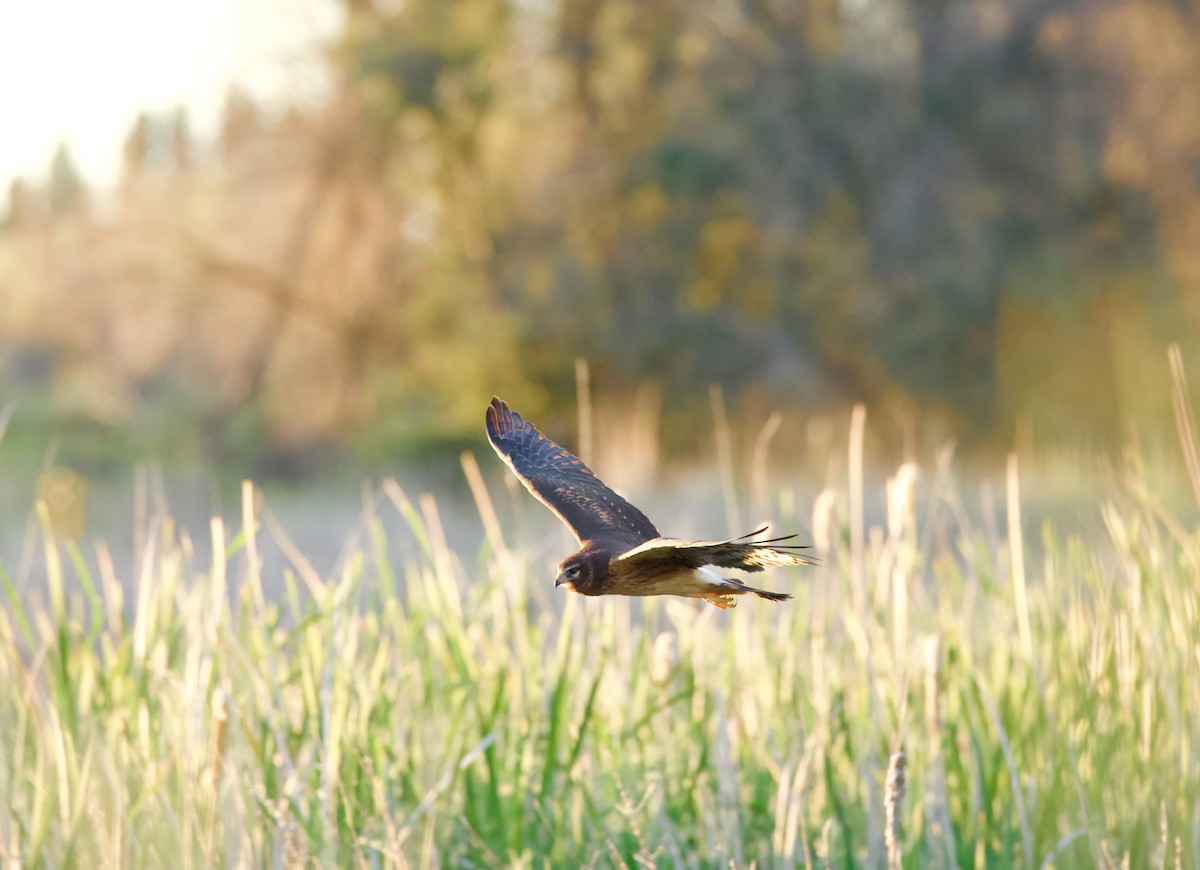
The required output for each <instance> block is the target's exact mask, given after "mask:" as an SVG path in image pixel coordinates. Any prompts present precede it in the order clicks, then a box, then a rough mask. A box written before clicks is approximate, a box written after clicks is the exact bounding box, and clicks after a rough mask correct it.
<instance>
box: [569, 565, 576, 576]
mask: <svg viewBox="0 0 1200 870" xmlns="http://www.w3.org/2000/svg"><path fill="white" fill-rule="evenodd" d="M567 576H568V577H578V576H579V566H578V565H572V566H571V567H570V568H568V569H567Z"/></svg>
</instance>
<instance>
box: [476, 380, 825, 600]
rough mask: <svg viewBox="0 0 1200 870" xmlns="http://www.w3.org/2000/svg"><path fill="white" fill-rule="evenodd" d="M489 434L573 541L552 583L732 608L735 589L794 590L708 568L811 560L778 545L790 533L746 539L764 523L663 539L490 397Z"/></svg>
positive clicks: (575, 460) (780, 596) (772, 596)
mask: <svg viewBox="0 0 1200 870" xmlns="http://www.w3.org/2000/svg"><path fill="white" fill-rule="evenodd" d="M487 435H488V440H489V441H491V442H492V447H494V448H495V449H496V452H497V453H498V454H500V458H501V459H503V460H504V461H505V462H506V463H508V467H509V468H511V469H512V470H513V471H514V472H515V473H516V475H517V477H519V478H520V479H521V482H522V483H524V484H525V487H526V489H528V490H529V491H530V492H531V493H533V494H534V495H535V496H536V497H537V498H538V500H539V501H541V502H542V503H543V504H545V505H546V507H548V508H550V510H552V511H554V512H555V513H556V514H558V517H559V519H561V520H562V521H563V522H564V523H566V524H567V526H568V527H569V528H570V529H571V531H572V532H573V533H574V534H575V537H576V538H577V539H578V540H579V544H580V549H579V552H578V553H575V554H574V555H572V556H568V557H567V558H566V559H564V560H563V561H562V564H560V565H559V566H558V577H557V578H556V579H555V581H554V585H555V586H566V587H567V588H568V589H571V590H574V591H575V592H578V593H580V594H581V595H683V596H686V597H688V598H703V599H704V600H705V601H707V602H709V603H710V604H715V605H716V606H717V607H722V608H724V607H733V606H734V604H735V603H736V602H735V601H734V598H733V597H734V596H735V595H745V594H746V593H747V592H753V593H754V594H755V595H757V596H759V597H760V598H766V599H767V600H769V601H786V600H787V599H789V598H791V597H792V596H790V595H787V594H785V593H783V592H768V591H766V590H764V589H755V588H754V587H752V586H747V585H746V584H745V583H742V582H741V581H740V580H735V579H731V578H727V577H722V576H721V575H720V574H718V573H717V572H716V571H715V570H713V569H714V567H715V568H738V569H740V570H742V571H761V570H763V569H764V568H771V567H775V566H778V565H811V564H813V562H812V561H810V560H809V559H807V558H805V557H804V556H802V555H800V554H798V553H796V552H794V551H795V550H800V549H807V548H805V547H800V546H797V545H795V544H782V543H780V542H781V541H787V540H791V539H793V538H795V537H796V536H795V535H789V536H788V537H786V538H772V539H770V540H761V541H749V540H747V539H748V538H752V537H754V536H755V535H758V534H760V533H761V532H762V531H764V529H759V530H758V531H757V532H751V533H750V534H749V535H745V536H743V537H741V538H735V539H734V540H731V541H682V540H678V539H676V538H664V537H663V536H662V535H661V534H659V531H658V529H656V528H655V527H654V523H652V522H650V520H649V519H647V518H646V515H645V514H643V513H642V512H641V511H640V510H638V509H637V508H636V507H634V506H633V505H631V504H630V503H629V502H627V501H625V499H623V498H621V496H619V495H617V494H616V493H615V492H613V491H612V490H611V489H609V488H608V487H607V486H605V485H604V483H603V482H602V481H601V480H600V478H598V477H596V475H595V474H594V473H593V472H592V470H591V469H590V468H588V467H587V466H586V465H584V464H583V462H582V460H580V459H579V457H577V456H573V455H572V454H571V453H570V452H568V451H567V450H564V449H563V448H562V447H559V446H558V445H557V444H555V443H554V442H553V441H551V440H550V439H549V438H547V437H546V436H545V435H543V434H542V433H541V432H539V431H538V430H537V429H535V428H534V427H533V425H532V424H531V423H528V422H526V421H525V420H523V419H522V418H521V415H520V414H518V413H516V412H515V411H512V410H509V407H508V405H507V404H505V403H504V402H502V401H500V399H498V398H494V397H493V399H492V404H491V405H490V406H489V407H488V409H487ZM710 566H711V567H710Z"/></svg>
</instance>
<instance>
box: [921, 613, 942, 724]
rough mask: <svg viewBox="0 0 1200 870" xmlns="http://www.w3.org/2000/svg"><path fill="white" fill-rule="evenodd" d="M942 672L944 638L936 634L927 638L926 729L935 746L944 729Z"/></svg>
mask: <svg viewBox="0 0 1200 870" xmlns="http://www.w3.org/2000/svg"><path fill="white" fill-rule="evenodd" d="M941 674H942V638H941V636H940V635H936V634H934V635H930V636H929V637H928V638H927V639H926V640H925V730H926V731H927V732H928V733H929V738H930V740H932V741H933V744H934V746H937V741H938V740H939V739H940V735H941V730H942V702H941V692H940V682H941Z"/></svg>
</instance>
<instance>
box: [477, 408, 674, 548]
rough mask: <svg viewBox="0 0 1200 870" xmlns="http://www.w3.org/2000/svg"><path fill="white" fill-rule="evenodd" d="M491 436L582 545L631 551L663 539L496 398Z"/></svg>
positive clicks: (632, 509) (587, 470)
mask: <svg viewBox="0 0 1200 870" xmlns="http://www.w3.org/2000/svg"><path fill="white" fill-rule="evenodd" d="M487 435H488V441H490V442H491V444H492V447H493V448H494V449H495V451H496V453H497V454H499V456H500V458H501V459H503V460H504V461H505V463H506V464H507V465H508V467H509V468H511V469H512V470H513V473H515V474H516V475H517V477H518V478H519V479H520V481H521V482H522V483H523V484H525V488H526V489H528V490H529V491H530V492H531V493H533V494H534V496H536V497H537V499H538V500H539V501H541V502H542V503H543V504H544V505H546V507H548V508H550V510H552V511H554V513H556V514H557V515H558V518H559V519H561V520H562V521H563V522H564V523H566V524H567V526H568V527H569V528H570V529H571V531H572V532H573V533H574V535H575V537H576V538H577V539H578V540H579V543H580V544H583V543H584V542H586V541H588V540H595V539H598V538H599V539H609V540H615V541H620V542H623V545H625V546H632V545H635V544H639V543H641V542H642V541H647V540H650V539H652V538H657V537H658V536H659V533H658V529H656V528H655V527H654V523H652V522H650V520H649V519H647V517H646V515H645V514H643V513H642V512H641V511H640V510H638V509H637V508H636V507H634V506H633V505H631V504H630V503H629V502H627V501H626V500H625V499H623V498H621V496H619V495H617V494H616V493H615V492H613V491H612V490H611V489H609V488H608V487H607V486H605V484H604V482H603V481H602V480H600V478H598V477H596V475H595V473H594V472H593V471H592V470H591V469H590V468H588V467H587V466H586V465H584V464H583V460H581V459H580V458H579V457H578V456H575V455H574V454H572V453H571V452H570V451H568V450H566V449H564V448H562V447H560V446H559V445H557V444H555V443H554V442H553V441H551V440H550V439H549V438H547V437H546V436H545V435H543V434H542V433H541V432H539V431H538V430H537V429H535V428H534V427H533V424H531V423H529V422H528V421H526V420H524V419H522V418H521V415H520V414H518V413H517V412H516V411H513V410H512V409H510V408H509V407H508V405H507V404H506V403H504V402H502V401H501V400H500V399H499V398H496V397H493V398H492V403H491V405H489V406H488V409H487Z"/></svg>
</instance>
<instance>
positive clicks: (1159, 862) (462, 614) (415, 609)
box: [0, 396, 1200, 868]
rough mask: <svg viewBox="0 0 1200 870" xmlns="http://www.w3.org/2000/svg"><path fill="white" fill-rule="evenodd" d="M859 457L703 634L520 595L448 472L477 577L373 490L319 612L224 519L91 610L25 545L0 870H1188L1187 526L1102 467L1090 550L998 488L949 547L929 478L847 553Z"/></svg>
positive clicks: (855, 531)
mask: <svg viewBox="0 0 1200 870" xmlns="http://www.w3.org/2000/svg"><path fill="white" fill-rule="evenodd" d="M718 398H719V397H716V396H714V401H716V400H717V399H718ZM1189 413H1190V412H1189ZM863 427H864V419H863V416H862V415H856V416H855V419H854V424H853V427H852V429H853V431H852V437H851V439H850V443H851V445H852V447H851V450H850V451H849V455H848V457H847V459H848V465H847V468H848V474H847V475H845V479H846V480H847V481H852V482H853V486H851V485H850V484H849V483H847V484H845V485H842V484H838V485H837V486H834V487H831V488H830V489H828V490H826V491H825V492H824V493H822V494H821V495H819V496H818V497H817V498H816V499H815V501H814V504H813V506H812V510H811V513H810V511H809V508H808V506H807V505H805V506H804V509H803V511H802V512H800V511H798V509H797V508H795V507H794V505H795V503H796V502H797V499H796V497H795V496H794V494H793V493H792V492H791V491H789V490H788V489H786V488H780V489H778V490H775V491H772V492H768V493H767V494H766V498H767V499H768V500H769V502H770V508H771V509H772V510H771V512H772V513H773V514H774V515H775V519H776V521H777V524H778V525H779V526H780V527H783V528H793V527H800V528H811V530H812V533H813V536H814V538H815V541H816V543H817V544H818V547H819V551H820V555H821V557H822V566H821V567H819V568H817V569H806V570H797V571H795V572H794V573H790V574H789V573H785V572H782V571H778V572H775V574H774V575H773V576H772V580H773V582H772V583H771V584H770V585H771V586H772V587H773V588H782V587H788V588H794V589H795V591H796V592H797V600H796V601H795V602H792V603H789V604H784V605H772V604H768V603H766V602H759V601H747V602H743V603H742V604H741V606H740V607H738V608H737V609H736V610H734V611H728V612H726V611H718V610H716V609H715V608H711V607H708V606H707V605H699V604H696V603H693V602H688V601H683V600H677V599H651V600H647V601H632V600H629V599H619V598H614V599H600V600H592V599H584V598H581V597H578V596H571V595H555V594H554V593H553V592H552V590H550V589H549V588H548V581H547V578H546V576H544V575H545V571H544V570H543V566H542V565H541V564H540V561H539V557H540V555H541V552H542V550H541V548H540V547H539V545H538V544H536V543H535V542H534V541H533V539H532V538H531V537H530V536H529V535H528V534H522V533H519V532H517V531H515V529H516V528H518V525H519V524H518V523H517V522H516V519H515V517H514V516H512V515H511V513H510V512H509V511H507V509H505V510H497V508H496V506H495V505H494V504H493V502H492V497H491V494H490V493H491V492H494V491H496V486H497V485H498V483H499V480H500V479H501V477H500V473H499V472H498V471H496V472H495V475H496V476H495V478H493V480H492V481H491V487H490V489H489V485H488V483H487V482H485V480H484V478H483V475H482V474H481V473H480V472H479V469H478V467H477V466H476V465H475V463H474V460H473V459H472V458H470V457H465V458H464V469H465V472H466V475H467V480H468V483H469V484H470V487H471V492H472V493H473V495H474V497H475V504H476V507H477V510H478V513H479V517H480V522H481V524H482V527H483V530H484V534H483V536H482V541H481V543H480V544H479V546H478V547H473V548H465V549H464V548H461V547H460V548H459V549H458V550H457V551H456V550H454V549H452V548H451V546H450V545H448V544H447V541H446V534H445V531H444V529H443V526H442V522H441V519H440V513H439V507H438V503H437V501H436V500H435V499H434V498H433V497H432V496H430V495H422V496H420V497H418V498H416V499H415V500H413V499H412V498H410V496H409V495H408V494H407V493H405V492H404V491H403V490H402V489H401V488H400V486H399V485H397V484H396V483H394V482H391V481H389V482H385V483H384V484H383V485H382V486H381V487H379V488H378V489H377V490H373V491H372V492H371V493H370V494H369V496H370V497H369V498H368V500H367V508H366V510H365V513H364V517H363V523H364V528H365V530H366V534H365V535H364V536H363V537H362V538H361V540H359V541H358V543H357V544H355V545H353V546H351V547H349V548H348V550H347V554H346V556H345V558H344V559H343V560H342V561H341V563H340V567H339V568H338V569H337V570H336V572H334V573H333V575H332V576H319V575H318V574H317V572H316V571H314V570H313V569H312V567H311V566H310V565H309V563H308V562H307V561H306V559H305V557H304V555H303V554H302V550H303V546H302V544H296V543H293V542H292V541H290V540H289V539H288V537H287V534H286V531H285V530H283V529H281V528H279V526H278V524H277V523H275V522H274V520H273V519H272V516H271V513H270V511H269V510H268V509H267V508H266V506H264V504H263V503H262V501H261V497H260V495H259V494H258V493H256V492H255V491H254V490H253V488H251V487H249V486H247V488H246V489H245V491H244V499H243V508H244V509H243V514H242V518H241V522H240V524H236V523H233V524H227V523H225V522H223V521H221V520H220V519H214V521H213V523H212V526H211V528H210V530H209V538H210V541H208V542H203V544H201V543H198V542H195V541H192V540H191V539H190V538H189V537H188V536H187V535H186V534H185V533H184V532H182V531H181V530H179V529H177V528H176V527H175V525H174V523H173V521H172V520H171V518H170V517H169V516H166V515H163V514H159V515H157V516H155V517H151V518H150V519H148V520H147V524H148V525H147V528H146V529H144V530H143V531H144V539H145V541H146V544H145V545H144V547H143V548H142V550H141V552H140V554H139V562H138V566H139V567H138V570H137V574H136V576H135V577H127V578H124V579H125V581H126V582H125V583H122V580H121V579H120V578H118V577H117V575H116V570H115V569H114V568H113V565H112V560H111V558H109V557H108V556H107V551H106V549H105V548H104V546H103V545H98V546H97V547H96V548H95V551H94V552H92V551H91V549H89V551H88V552H86V553H85V552H84V551H83V549H81V547H80V546H78V545H77V544H76V543H74V542H73V541H70V540H61V539H58V538H56V537H55V536H54V534H53V529H54V518H53V517H51V516H50V515H49V514H48V512H47V511H46V510H45V509H43V511H42V514H41V526H42V529H43V533H42V540H43V546H42V557H41V565H40V569H39V570H40V572H41V575H40V578H39V579H40V580H44V583H45V586H44V590H43V591H44V595H38V594H29V591H28V590H19V589H17V588H15V586H16V584H15V581H13V580H12V579H11V578H10V576H9V574H8V573H7V572H6V571H5V570H4V565H3V563H2V562H0V581H2V582H3V585H4V586H5V590H6V597H7V600H8V607H7V608H6V609H4V610H2V611H0V684H2V685H3V686H5V687H6V688H5V690H4V691H3V692H2V693H0V795H2V796H3V806H2V807H0V853H2V854H3V856H4V859H5V860H6V861H8V862H11V863H10V864H5V865H4V866H25V867H39V866H55V867H57V866H72V865H73V866H80V867H127V866H147V867H155V866H173V867H184V868H191V867H209V866H214V865H218V866H245V867H283V866H287V867H292V866H305V865H307V866H338V865H340V866H352V867H360V866H361V867H380V866H398V867H434V866H455V867H496V866H514V867H550V866H553V867H575V866H592V867H609V866H636V867H649V866H665V867H729V866H737V867H747V866H752V865H753V866H757V867H806V868H807V867H830V866H832V867H855V866H865V867H880V866H884V865H885V864H886V865H887V866H889V867H897V866H903V867H960V866H964V867H1035V866H1058V867H1078V866H1084V867H1087V866H1098V867H1108V866H1112V867H1119V866H1132V867H1151V866H1152V867H1159V866H1165V867H1175V866H1185V867H1186V866H1192V867H1196V866H1200V756H1198V753H1200V652H1198V651H1200V591H1198V590H1200V533H1198V532H1197V530H1196V527H1195V524H1194V522H1192V523H1190V524H1189V521H1185V520H1183V519H1181V518H1179V517H1177V516H1176V515H1175V513H1176V512H1173V511H1172V510H1169V509H1167V508H1166V507H1164V505H1163V503H1162V501H1161V499H1160V498H1159V497H1158V496H1157V495H1156V492H1155V487H1154V486H1152V485H1151V484H1150V483H1148V482H1147V478H1148V473H1147V472H1145V471H1144V469H1142V467H1141V466H1140V465H1139V464H1138V463H1137V461H1136V460H1131V462H1130V464H1129V467H1128V468H1127V469H1126V470H1125V472H1124V475H1123V478H1122V484H1121V486H1120V488H1119V489H1118V490H1117V491H1114V493H1113V495H1112V498H1111V500H1110V501H1108V502H1106V503H1105V504H1103V505H1102V506H1100V507H1098V508H1097V510H1098V511H1100V512H1101V516H1102V519H1103V523H1104V528H1105V529H1106V534H1105V535H1104V536H1103V537H1101V536H1096V537H1093V538H1090V539H1088V540H1083V539H1082V538H1080V537H1079V536H1075V535H1071V534H1069V533H1064V532H1062V531H1058V530H1056V529H1054V528H1053V527H1051V526H1049V525H1047V526H1046V527H1044V528H1042V529H1040V530H1039V529H1030V528H1029V527H1028V524H1027V522H1028V521H1027V519H1026V518H1023V517H1022V516H1021V510H1020V508H1021V504H1022V501H1021V499H1022V487H1023V485H1025V484H1026V481H1024V480H1023V479H1022V477H1021V468H1020V465H1019V464H1018V463H1017V462H1016V460H1015V459H1014V460H1012V461H1011V462H1010V464H1009V466H1008V468H1007V474H1006V477H1005V480H1006V484H1007V485H1006V487H1004V488H1002V489H1001V490H1000V491H1001V492H1003V493H1004V497H1002V498H1000V499H999V501H1000V503H1001V505H1002V507H1001V508H1000V511H1001V513H1000V516H999V517H998V518H995V517H993V518H991V519H987V518H985V519H983V520H978V519H973V512H972V511H971V510H969V509H968V507H967V504H968V503H969V502H970V501H971V500H972V499H973V496H970V495H969V490H968V491H967V493H966V494H964V490H963V488H962V487H961V485H960V484H959V483H958V482H957V480H956V478H955V475H954V472H953V469H952V467H951V464H950V462H949V460H948V456H947V455H943V456H942V457H940V459H939V461H937V462H936V463H931V464H929V465H928V467H927V468H926V469H925V470H924V471H923V473H922V474H917V469H916V467H915V466H912V465H907V466H904V467H902V468H901V469H900V470H898V471H897V473H896V474H895V475H894V476H892V477H891V479H890V480H889V481H888V485H887V487H886V499H885V504H886V512H885V514H884V521H883V522H881V523H879V524H878V525H871V524H869V523H868V522H867V521H866V519H865V516H866V514H867V507H868V506H867V504H866V503H867V502H869V501H870V498H871V495H872V493H871V491H870V487H869V486H868V485H867V484H866V483H865V482H864V481H865V480H866V479H867V477H868V476H869V475H866V474H865V473H864V471H863V461H862V444H863V437H862V433H863ZM726 452H727V451H726ZM757 452H758V451H756V453H757ZM728 461H729V460H728V459H723V460H722V462H728ZM489 473H493V472H492V470H491V469H489ZM763 477H764V476H763V475H759V474H756V475H755V479H756V480H761V479H763ZM721 478H722V484H721V487H720V491H722V492H725V493H726V496H727V502H726V503H727V506H728V507H729V508H730V513H731V520H730V521H731V522H732V521H733V519H732V517H737V516H738V506H737V505H736V504H735V503H733V502H731V501H729V500H730V499H733V498H735V497H736V494H734V493H731V490H732V488H733V486H734V484H735V483H736V481H735V480H733V479H732V477H731V476H730V475H728V474H726V473H725V472H724V471H723V472H722V475H721ZM731 481H732V482H731ZM759 488H761V486H760V487H759ZM1025 488H1028V487H1025ZM518 496H519V498H518V499H517V500H516V501H514V502H512V503H513V504H515V505H516V507H517V509H518V510H519V511H521V513H522V517H523V516H524V514H530V515H533V514H535V513H536V512H539V511H542V510H543V509H542V508H541V507H540V506H538V505H537V504H536V503H534V502H533V500H532V499H529V498H527V497H525V496H524V495H523V494H518ZM508 504H509V501H507V500H506V501H505V502H504V503H503V504H502V507H505V508H507V505H508ZM688 507H689V506H688V505H687V504H679V505H678V506H677V509H676V511H675V513H676V519H678V518H679V517H682V516H683V515H684V514H685V513H687V511H688ZM390 512H395V514H398V515H399V516H401V517H403V520H404V522H405V523H406V524H407V525H408V527H409V529H410V531H411V540H412V541H413V542H415V543H414V545H413V546H411V547H408V546H404V547H401V546H399V545H398V544H397V541H396V539H395V537H394V536H389V535H388V534H386V533H385V522H384V517H385V515H386V514H388V513H390ZM662 519H663V520H664V523H663V525H664V526H666V527H670V526H671V523H669V522H667V520H668V519H670V518H669V517H665V516H664V517H662ZM538 528H543V527H542V526H538ZM747 528H749V526H747ZM1022 534H1024V535H1026V536H1028V537H1029V538H1030V540H1028V541H1023V540H1022ZM266 543H270V544H271V545H272V546H276V547H278V548H279V549H280V550H282V551H283V552H284V553H285V554H286V555H287V559H288V567H287V568H286V569H284V570H283V571H282V572H281V573H282V577H281V578H278V577H272V578H264V577H263V575H262V567H261V566H262V564H263V561H262V554H261V547H262V546H264V545H265V544H266ZM208 552H212V553H215V554H217V556H216V558H211V557H209V556H206V555H204V554H205V553H208ZM1035 553H1036V555H1034V554H1035ZM264 579H266V580H280V579H281V581H282V588H283V589H284V590H285V592H284V594H283V595H281V596H271V595H268V594H266V593H265V592H264V589H265V588H268V587H269V584H266V585H265V584H264Z"/></svg>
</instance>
